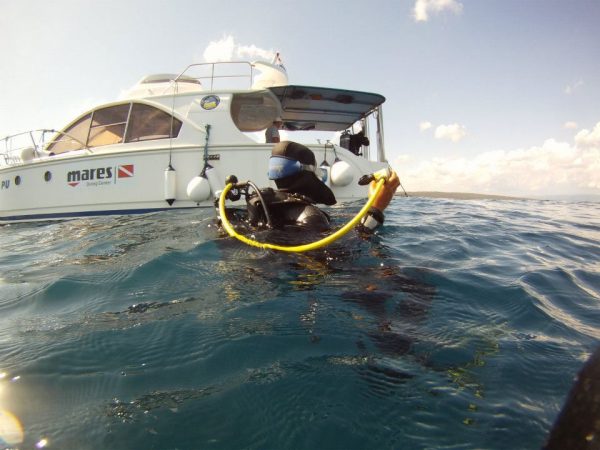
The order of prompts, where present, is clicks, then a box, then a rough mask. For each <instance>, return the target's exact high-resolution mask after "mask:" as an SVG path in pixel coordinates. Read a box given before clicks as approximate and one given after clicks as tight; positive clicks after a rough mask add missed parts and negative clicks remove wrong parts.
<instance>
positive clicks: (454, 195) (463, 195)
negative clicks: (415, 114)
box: [407, 191, 528, 200]
mask: <svg viewBox="0 0 600 450" xmlns="http://www.w3.org/2000/svg"><path fill="white" fill-rule="evenodd" d="M407 194H408V196H409V197H429V198H451V199H455V200H528V199H527V198H525V197H509V196H507V195H490V194H473V193H471V192H437V191H416V192H407Z"/></svg>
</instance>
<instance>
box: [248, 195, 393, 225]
mask: <svg viewBox="0 0 600 450" xmlns="http://www.w3.org/2000/svg"><path fill="white" fill-rule="evenodd" d="M263 201H264V203H265V205H266V208H265V207H264V206H263ZM247 205H248V222H249V224H250V225H251V226H253V227H261V226H265V225H268V224H270V226H271V227H272V228H276V229H281V228H283V227H285V226H290V225H293V226H297V227H301V228H305V229H308V230H310V231H317V232H322V231H328V230H330V229H331V220H330V217H329V214H327V213H326V212H325V211H323V210H321V209H319V208H318V207H317V206H316V205H315V203H314V202H313V201H312V200H311V199H310V198H309V197H306V196H304V195H301V194H297V193H292V192H287V191H285V190H274V189H272V188H266V189H261V190H260V195H258V194H256V193H255V194H252V195H251V196H250V197H249V198H248V199H247ZM265 210H266V211H265ZM267 215H268V217H267ZM383 220H384V217H383V213H382V212H381V211H379V210H378V209H376V208H371V210H370V211H369V212H368V213H367V215H366V216H365V217H364V218H363V220H362V221H361V223H360V224H359V225H358V226H357V228H358V229H359V231H363V232H367V233H371V232H373V231H374V230H375V228H377V227H378V226H379V225H381V224H382V223H383Z"/></svg>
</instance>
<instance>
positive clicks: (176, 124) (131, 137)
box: [125, 103, 181, 142]
mask: <svg viewBox="0 0 600 450" xmlns="http://www.w3.org/2000/svg"><path fill="white" fill-rule="evenodd" d="M180 129H181V121H180V120H178V119H176V118H175V117H173V116H172V115H170V114H168V113H166V112H164V111H161V110H160V109H157V108H154V107H153V106H149V105H144V104H141V103H134V104H133V108H132V110H131V117H130V118H129V126H128V127H127V137H126V139H125V142H139V141H148V140H151V139H166V138H169V137H177V136H178V135H179V130H180Z"/></svg>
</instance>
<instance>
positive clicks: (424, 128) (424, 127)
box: [419, 122, 433, 131]
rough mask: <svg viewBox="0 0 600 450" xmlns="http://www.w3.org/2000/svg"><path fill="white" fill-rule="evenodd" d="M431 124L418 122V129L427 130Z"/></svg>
mask: <svg viewBox="0 0 600 450" xmlns="http://www.w3.org/2000/svg"><path fill="white" fill-rule="evenodd" d="M432 126H433V125H431V122H421V123H420V124H419V130H421V131H426V130H429V129H430V128H431V127H432Z"/></svg>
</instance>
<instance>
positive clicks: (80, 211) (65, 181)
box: [0, 145, 386, 223]
mask: <svg viewBox="0 0 600 450" xmlns="http://www.w3.org/2000/svg"><path fill="white" fill-rule="evenodd" d="M311 149H312V150H313V152H315V155H316V158H317V161H323V160H324V159H326V160H328V163H329V164H330V165H332V164H333V163H334V155H333V153H332V151H331V149H330V148H329V149H328V150H327V154H325V152H324V149H323V147H322V146H315V147H311ZM270 152H271V147H270V146H268V145H263V146H243V145H237V146H215V147H211V148H210V149H209V161H208V162H209V164H210V165H211V166H212V167H213V168H214V170H215V172H214V173H213V177H212V178H213V180H211V181H214V180H215V179H216V180H217V182H216V184H218V185H219V186H214V184H215V183H213V186H212V193H213V194H214V193H215V192H218V190H219V188H222V187H223V186H224V185H225V178H226V177H227V176H228V175H236V176H237V178H238V179H239V180H240V181H243V180H252V181H254V182H255V183H256V184H257V185H258V186H261V187H262V186H274V185H273V183H272V182H270V181H269V180H268V179H267V176H266V172H267V167H268V158H269V156H270ZM336 156H337V158H338V159H340V160H343V161H345V162H346V163H348V164H349V166H350V168H351V171H352V173H353V177H352V178H353V182H352V183H349V184H347V185H346V186H335V185H332V186H331V187H332V190H333V191H334V193H335V194H336V198H337V199H338V201H347V200H354V199H359V198H366V195H367V189H366V188H365V187H363V186H358V184H357V181H358V178H360V176H361V175H363V174H365V173H370V172H373V171H375V170H377V169H380V168H382V167H384V166H385V165H386V164H385V163H381V162H373V161H368V160H366V159H364V158H361V157H357V156H355V155H353V154H351V153H350V152H347V151H346V150H345V149H339V150H338V152H337V155H336ZM204 159H205V156H204V149H203V148H201V147H192V146H188V147H174V148H168V147H167V148H165V147H162V148H154V149H144V150H139V149H138V150H131V151H118V152H117V151H111V149H110V148H102V149H101V151H98V152H94V153H86V154H81V155H75V156H70V155H65V156H57V157H45V158H40V159H35V160H32V161H30V162H27V163H23V164H18V165H13V166H10V167H3V168H2V169H0V186H1V189H0V223H10V222H26V221H40V220H56V219H66V218H73V217H85V216H99V215H107V214H108V215H111V214H139V213H148V212H154V211H161V210H169V209H181V208H196V207H212V206H213V205H214V197H213V196H212V195H211V197H210V198H209V199H207V200H203V201H193V200H191V199H190V198H189V197H188V193H187V187H188V184H189V183H190V181H191V180H192V179H193V178H194V177H196V176H198V175H199V174H200V172H201V171H202V169H203V167H204V164H205V162H204ZM169 166H171V167H172V168H173V169H174V170H175V173H174V174H170V179H169V181H168V182H169V183H170V186H171V188H170V190H172V191H174V195H173V193H172V192H171V193H170V194H169V195H168V196H169V197H174V198H171V199H168V198H166V195H165V182H166V180H165V170H166V169H167V168H168V167H169ZM173 178H175V180H174V189H173V188H172V187H173ZM167 190H169V189H167ZM167 200H174V201H172V202H168V201H167Z"/></svg>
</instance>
